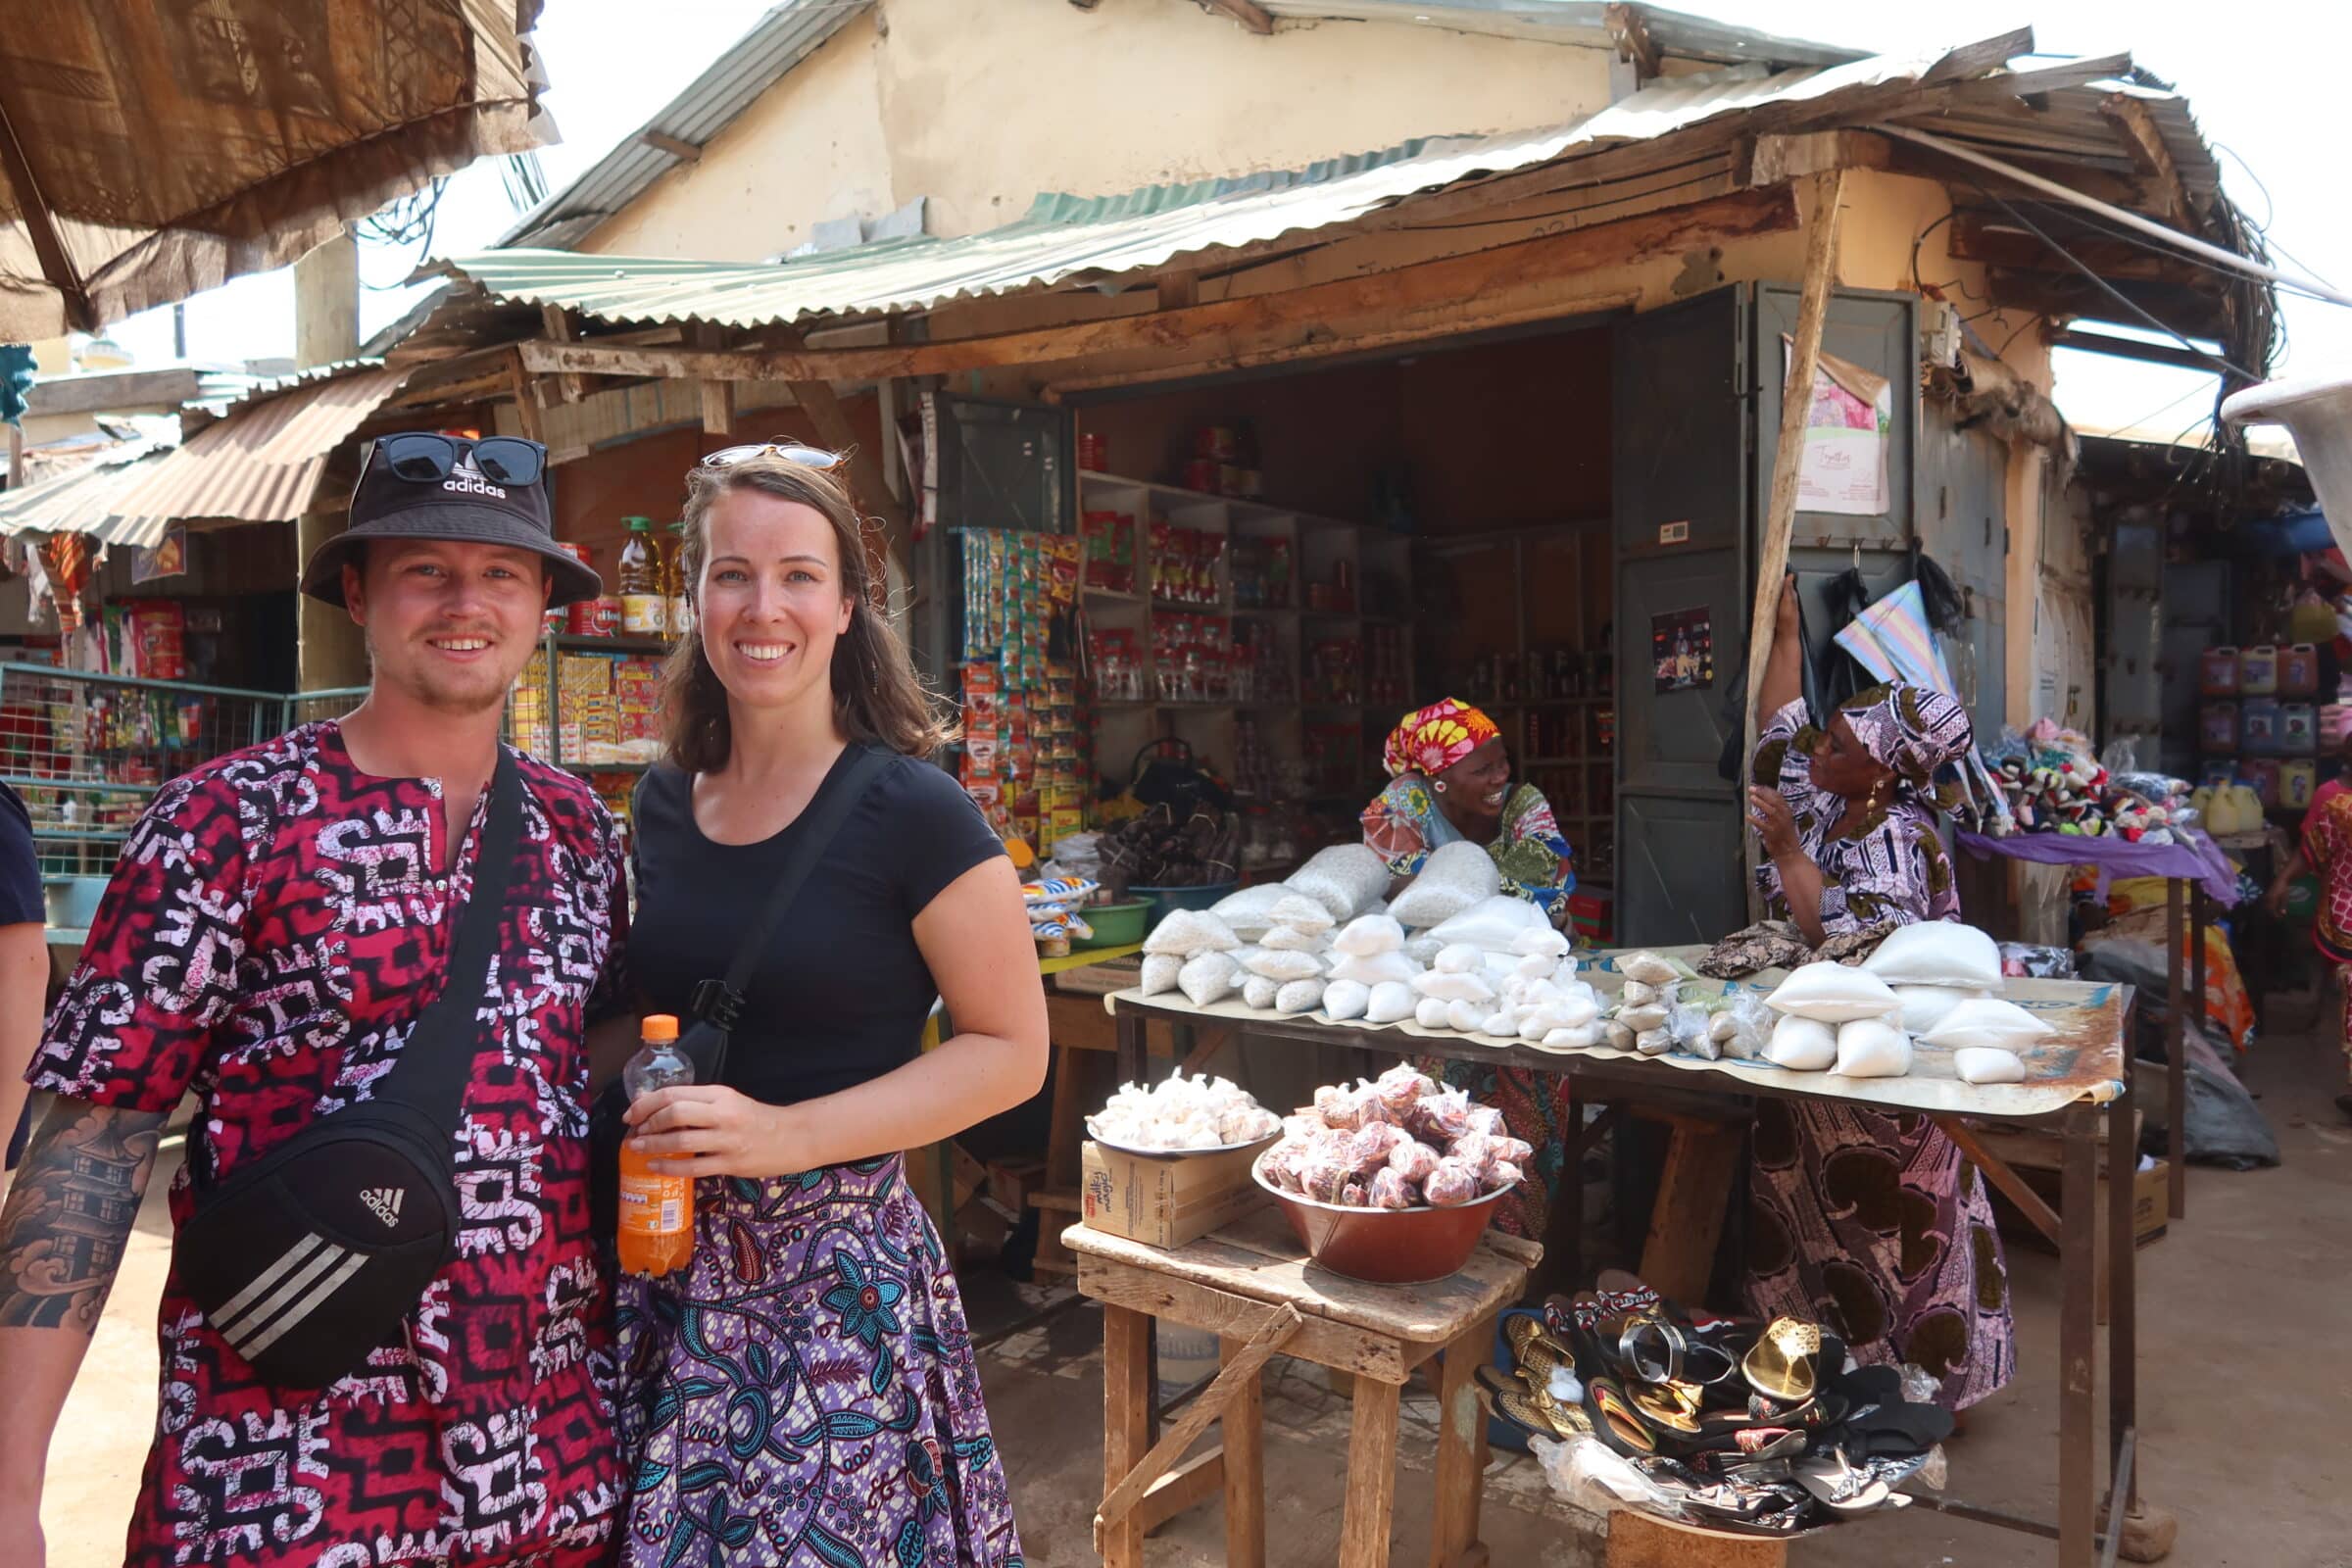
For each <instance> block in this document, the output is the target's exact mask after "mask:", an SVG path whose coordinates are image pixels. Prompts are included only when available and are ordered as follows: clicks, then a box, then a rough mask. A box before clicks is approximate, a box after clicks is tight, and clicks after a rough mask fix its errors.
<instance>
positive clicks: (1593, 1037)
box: [1540, 1023, 1600, 1051]
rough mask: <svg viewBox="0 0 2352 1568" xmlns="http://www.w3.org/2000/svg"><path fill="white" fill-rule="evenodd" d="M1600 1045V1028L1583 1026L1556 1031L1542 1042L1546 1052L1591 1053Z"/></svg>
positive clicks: (1590, 1025)
mask: <svg viewBox="0 0 2352 1568" xmlns="http://www.w3.org/2000/svg"><path fill="white" fill-rule="evenodd" d="M1599 1044H1600V1026H1599V1025H1597V1024H1590V1023H1588V1024H1583V1025H1580V1026H1578V1027H1576V1028H1572V1029H1554V1030H1553V1031H1552V1032H1551V1033H1549V1034H1547V1035H1545V1036H1544V1038H1543V1040H1542V1041H1541V1042H1540V1045H1541V1047H1542V1049H1543V1050H1545V1051H1589V1050H1591V1049H1592V1048H1593V1047H1594V1046H1596V1045H1599Z"/></svg>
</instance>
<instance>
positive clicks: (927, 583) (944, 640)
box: [913, 392, 1078, 689]
mask: <svg viewBox="0 0 2352 1568" xmlns="http://www.w3.org/2000/svg"><path fill="white" fill-rule="evenodd" d="M1077 444H1078V435H1077V423H1076V419H1075V417H1074V416H1073V415H1072V413H1071V412H1070V411H1069V410H1068V409H1061V408H1055V407H1054V406H1052V405H1051V404H1044V403H1005V402H999V401H995V400H992V399H987V398H963V397H954V396H951V395H949V394H948V393H945V392H933V393H927V394H925V396H924V398H923V496H922V520H921V523H920V525H919V528H918V532H919V534H920V538H919V540H918V542H917V544H916V546H915V575H916V587H917V598H916V603H915V612H914V616H913V622H914V631H913V637H914V655H915V662H916V665H917V666H918V667H919V668H920V669H921V670H922V671H923V673H924V675H925V676H926V677H928V678H929V679H930V680H931V681H932V682H933V683H934V684H935V685H936V686H939V687H942V688H943V689H944V688H946V687H947V686H948V685H949V684H950V683H949V682H948V673H949V665H950V664H951V663H952V662H953V660H952V659H951V658H950V650H952V649H953V648H954V647H955V643H954V642H953V640H952V638H953V635H954V633H955V631H956V627H958V626H959V625H960V624H961V623H962V614H963V606H962V599H963V593H962V589H963V583H962V557H961V555H960V553H959V552H958V550H957V549H956V544H955V541H954V537H953V536H954V534H955V532H956V530H958V529H962V528H1010V529H1016V530H1021V531H1027V532H1034V533H1067V532H1069V530H1070V528H1071V526H1072V525H1073V524H1074V522H1075V521H1076V519H1077V515H1078V465H1077V462H1076V449H1077Z"/></svg>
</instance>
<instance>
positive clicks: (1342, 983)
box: [1323, 980, 1372, 1023]
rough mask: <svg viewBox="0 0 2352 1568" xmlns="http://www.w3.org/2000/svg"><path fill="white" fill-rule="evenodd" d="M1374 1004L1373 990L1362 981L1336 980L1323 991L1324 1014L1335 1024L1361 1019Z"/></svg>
mask: <svg viewBox="0 0 2352 1568" xmlns="http://www.w3.org/2000/svg"><path fill="white" fill-rule="evenodd" d="M1371 1004H1372V988H1371V987H1370V986H1368V985H1365V984H1364V983H1363V982H1362V981H1360V980H1334V981H1332V982H1331V984H1330V985H1329V986H1326V987H1325V988H1324V991H1323V1013H1324V1016H1326V1017H1328V1018H1330V1019H1331V1020H1332V1021H1333V1022H1335V1023H1346V1022H1348V1020H1349V1019H1350V1018H1361V1017H1362V1016H1363V1015H1364V1008H1366V1007H1367V1006H1369V1005H1371Z"/></svg>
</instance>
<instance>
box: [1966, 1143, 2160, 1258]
mask: <svg viewBox="0 0 2352 1568" xmlns="http://www.w3.org/2000/svg"><path fill="white" fill-rule="evenodd" d="M2017 1173H2018V1174H2019V1175H2020V1176H2022V1177H2024V1178H2025V1182H2026V1185H2027V1186H2028V1187H2031V1188H2033V1189H2034V1192H2036V1193H2038V1194H2040V1195H2041V1198H2042V1201H2045V1202H2047V1203H2048V1204H2049V1205H2050V1206H2051V1207H2052V1208H2056V1207H2057V1206H2058V1188H2059V1174H2058V1172H2057V1171H2056V1170H2054V1169H2045V1168H2042V1167H2040V1166H2034V1165H2023V1164H2021V1165H2019V1166H2018V1167H2017ZM2171 1178H2172V1164H2171V1162H2170V1161H2169V1160H2162V1159H2159V1160H2157V1161H2156V1162H2155V1164H2153V1165H2151V1166H2149V1167H2148V1168H2147V1169H2146V1170H2141V1171H2133V1172H2132V1173H2131V1240H2132V1243H2133V1245H2134V1246H2138V1247H2145V1246H2147V1245H2148V1244H2149V1243H2150V1242H2152V1241H2154V1240H2156V1239H2157V1238H2158V1237H2160V1236H2162V1235H2163V1234H2164V1230H2165V1223H2166V1221H2167V1219H2168V1218H2169V1217H2170V1214H2169V1201H2170V1199H2171V1196H2172V1190H2171ZM1986 1190H1987V1191H1988V1192H1991V1193H1992V1206H1993V1212H1994V1214H1995V1216H1996V1217H1997V1218H1998V1219H1999V1220H2000V1222H2001V1234H2002V1235H2003V1236H2006V1237H2009V1238H2010V1239H2012V1240H2014V1241H2020V1242H2024V1243H2025V1244H2027V1245H2028V1246H2030V1247H2033V1248H2034V1250H2038V1251H2044V1252H2049V1251H2055V1250H2056V1249H2055V1248H2053V1247H2052V1246H2051V1245H2050V1243H2049V1241H2048V1240H2047V1238H2045V1237H2044V1236H2043V1235H2042V1234H2041V1232H2039V1231H2037V1230H2035V1229H2034V1227H2033V1225H2032V1224H2031V1223H2029V1222H2028V1221H2027V1219H2026V1217H2025V1216H2024V1215H2023V1214H2020V1213H2019V1212H2018V1211H2017V1208H2016V1205H2014V1204H2012V1203H2011V1202H2010V1201H2009V1200H2008V1199H2007V1198H2006V1197H2004V1196H2003V1195H2002V1194H2001V1193H2000V1192H1998V1191H1997V1190H1994V1189H1993V1188H1992V1187H1991V1186H1990V1184H1989V1183H1987V1184H1986ZM2093 1192H2094V1199H2093V1201H2094V1204H2095V1212H2096V1214H2097V1218H2098V1231H2099V1235H2100V1242H2099V1248H2100V1252H2099V1255H2100V1259H2101V1261H2102V1263H2103V1262H2104V1260H2105V1258H2106V1241H2105V1235H2106V1229H2107V1173H2106V1172H2105V1171H2101V1172H2099V1179H2098V1184H2097V1186H2096V1187H2095V1188H2094V1189H2093Z"/></svg>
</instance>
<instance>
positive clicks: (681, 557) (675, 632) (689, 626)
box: [662, 517, 694, 638]
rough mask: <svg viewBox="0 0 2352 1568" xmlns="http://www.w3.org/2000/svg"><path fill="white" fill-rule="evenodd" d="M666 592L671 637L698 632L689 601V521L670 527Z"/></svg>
mask: <svg viewBox="0 0 2352 1568" xmlns="http://www.w3.org/2000/svg"><path fill="white" fill-rule="evenodd" d="M662 595H663V597H664V599H665V600H666V602H667V604H668V607H669V612H668V619H669V634H670V636H672V637H677V638H683V637H685V636H686V635H687V633H689V632H691V631H693V630H694V612H693V611H692V610H691V609H690V608H688V606H687V602H686V519H685V518H683V517H680V518H678V519H677V520H676V521H675V522H673V523H671V524H670V525H669V542H668V544H667V545H666V546H664V547H663V549H662Z"/></svg>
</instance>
